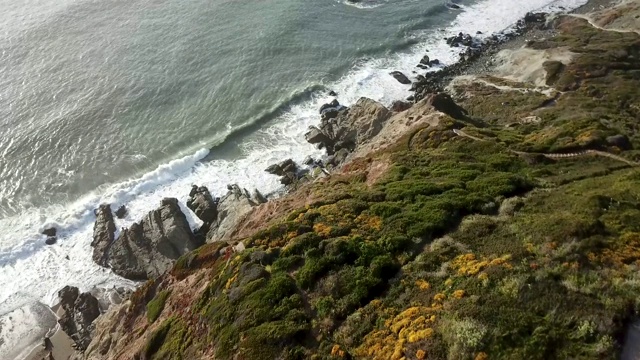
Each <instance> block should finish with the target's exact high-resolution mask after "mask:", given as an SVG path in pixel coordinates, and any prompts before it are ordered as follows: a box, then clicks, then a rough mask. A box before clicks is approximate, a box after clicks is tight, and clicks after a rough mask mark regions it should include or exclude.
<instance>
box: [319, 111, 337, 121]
mask: <svg viewBox="0 0 640 360" xmlns="http://www.w3.org/2000/svg"><path fill="white" fill-rule="evenodd" d="M338 114H340V109H338V108H329V109H325V111H323V112H322V116H321V118H322V119H323V120H329V119H335V118H336V117H337V116H338Z"/></svg>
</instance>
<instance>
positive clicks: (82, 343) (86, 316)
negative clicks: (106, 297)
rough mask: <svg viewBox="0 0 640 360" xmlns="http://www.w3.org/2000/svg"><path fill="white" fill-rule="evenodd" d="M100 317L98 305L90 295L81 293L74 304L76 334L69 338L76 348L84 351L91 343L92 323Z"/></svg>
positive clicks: (96, 300)
mask: <svg viewBox="0 0 640 360" xmlns="http://www.w3.org/2000/svg"><path fill="white" fill-rule="evenodd" d="M98 316H100V304H99V303H98V299H96V298H95V297H94V296H93V295H91V294H90V293H88V292H86V293H82V294H80V296H78V299H76V303H75V312H74V321H75V324H76V330H77V332H76V334H75V336H71V338H72V339H74V340H75V342H76V344H77V345H78V348H80V349H86V348H87V346H88V345H89V343H90V342H91V335H92V333H93V329H94V328H95V326H94V324H93V321H94V320H95V319H96V318H97V317H98Z"/></svg>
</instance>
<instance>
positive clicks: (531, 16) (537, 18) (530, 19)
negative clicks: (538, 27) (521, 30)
mask: <svg viewBox="0 0 640 360" xmlns="http://www.w3.org/2000/svg"><path fill="white" fill-rule="evenodd" d="M546 21H547V14H546V13H543V12H538V13H534V12H528V13H527V14H526V15H525V16H524V23H525V24H544V23H545V22H546Z"/></svg>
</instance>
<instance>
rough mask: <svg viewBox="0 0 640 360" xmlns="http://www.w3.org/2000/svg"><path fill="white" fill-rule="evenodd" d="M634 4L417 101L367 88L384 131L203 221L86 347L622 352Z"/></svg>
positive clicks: (636, 52) (630, 307)
mask: <svg viewBox="0 0 640 360" xmlns="http://www.w3.org/2000/svg"><path fill="white" fill-rule="evenodd" d="M639 15H640V6H639V5H638V4H637V3H636V2H624V3H621V4H617V5H616V6H614V7H612V8H608V9H604V10H599V11H597V12H593V13H590V14H587V15H563V16H557V17H551V18H548V19H546V20H545V21H543V22H541V24H540V26H539V27H538V28H537V29H536V30H535V31H534V33H535V34H536V36H533V37H531V38H528V39H526V43H525V44H522V45H523V46H514V45H513V44H512V45H511V46H503V47H502V48H500V47H497V48H495V49H494V50H495V51H494V52H489V53H485V54H479V55H477V59H475V60H474V62H473V63H470V64H469V69H468V70H465V71H463V72H461V73H460V74H456V75H455V76H452V77H451V79H447V82H446V84H445V85H446V86H444V89H443V91H442V92H440V93H438V94H433V93H432V92H431V91H430V89H432V85H433V82H429V81H424V82H422V84H424V86H423V85H420V84H418V85H416V86H415V90H416V95H420V94H422V95H420V96H417V97H419V98H421V100H419V101H417V102H416V103H415V104H413V105H412V106H411V107H410V108H408V109H406V110H404V109H402V110H401V111H396V112H392V111H390V110H387V109H384V108H383V107H382V105H380V104H377V103H375V102H373V101H370V100H362V101H360V102H358V104H360V106H361V107H360V108H358V109H357V111H351V114H358V115H357V116H355V115H352V117H357V119H355V120H358V119H362V118H365V117H367V116H370V117H371V118H373V119H375V126H370V127H363V126H362V124H360V125H358V128H360V129H364V130H363V131H362V132H361V133H359V132H357V131H355V132H352V133H348V132H344V131H343V132H339V131H337V130H336V129H332V130H331V132H330V133H331V135H332V136H333V137H331V138H330V139H329V136H327V139H329V140H331V145H330V146H327V145H326V144H325V147H327V148H330V155H333V153H338V152H340V151H342V150H343V149H348V150H346V151H343V153H344V156H343V158H342V160H341V161H340V162H338V163H336V164H335V166H332V167H328V170H327V171H326V172H327V173H329V175H326V174H325V173H322V174H317V175H318V176H313V175H309V176H304V177H301V178H299V179H296V180H295V182H294V183H292V184H291V185H290V189H291V191H289V193H287V194H286V195H284V196H282V197H280V198H278V199H273V200H270V201H268V202H266V203H260V202H252V203H251V206H247V207H246V211H243V212H242V215H241V216H239V217H236V218H235V219H234V221H233V225H232V226H227V225H225V227H224V228H223V227H222V225H220V224H216V225H215V226H214V227H212V228H211V229H208V232H207V233H208V234H219V235H220V239H217V240H218V241H211V239H210V237H211V236H212V235H209V236H208V238H207V239H206V240H207V243H206V244H204V245H202V246H200V247H198V248H197V249H195V250H194V251H190V252H187V253H186V254H184V255H182V256H181V257H179V258H178V259H177V261H176V262H175V265H173V266H172V267H170V269H169V270H168V271H166V272H164V273H162V275H160V276H158V277H155V276H149V277H150V278H151V279H150V280H149V281H147V282H146V283H145V284H144V285H142V286H141V287H139V288H138V289H137V290H136V291H135V292H134V293H133V294H132V295H131V297H130V298H129V299H128V300H127V301H125V302H123V303H121V304H119V305H113V306H112V307H111V308H110V309H109V311H108V312H107V313H106V314H104V315H102V316H100V317H99V318H98V319H97V320H96V322H95V323H94V325H95V330H94V331H93V338H92V340H91V342H90V343H89V344H88V345H87V346H86V350H85V351H84V352H83V353H77V354H76V355H75V358H76V359H212V358H215V359H306V358H311V359H356V358H358V359H360V358H362V359H385V360H386V359H398V360H399V359H477V360H482V359H490V358H491V359H494V358H519V359H551V358H587V359H596V358H597V359H600V358H611V359H615V358H619V356H620V354H621V352H622V349H623V347H624V346H625V336H626V332H627V329H628V328H629V326H630V324H631V323H632V322H633V321H634V320H635V318H636V316H637V311H638V307H639V306H640V304H639V303H638V300H637V294H638V291H640V285H639V284H640V281H639V280H640V279H639V278H638V276H639V275H638V274H639V272H638V266H640V225H639V224H640V222H639V221H638V220H639V219H640V188H639V187H638V183H639V181H640V168H638V162H639V161H640V152H638V150H636V149H638V148H640V136H638V127H639V125H638V121H639V120H640V34H639V33H638V31H640V21H639V20H638V16H639ZM516 44H517V42H516ZM487 62H489V63H490V64H489V65H488V66H485V65H483V66H482V67H480V68H481V70H479V68H478V67H477V64H487ZM474 64H475V65H474ZM474 66H476V67H474ZM434 76H437V75H434ZM367 109H371V111H368V110H367ZM341 111H343V110H341ZM345 111H348V110H345ZM381 114H383V115H384V116H382V115H381ZM335 115H336V119H338V120H336V121H335V123H336V124H339V123H347V122H348V123H349V124H354V123H356V121H355V120H354V119H352V118H350V117H349V115H348V113H346V112H345V113H344V115H340V114H338V112H337V113H336V114H335ZM352 120H353V121H352ZM327 126H328V125H327ZM347 126H348V125H341V129H344V128H346V127H347ZM315 130H318V131H324V130H323V129H320V128H316V129H315ZM328 134H329V132H327V133H326V134H325V135H328ZM335 134H342V135H340V136H337V135H335ZM345 134H350V135H349V136H347V135H345ZM316 135H318V134H316ZM334 135H335V136H334ZM365 135H366V136H365ZM318 136H320V135H318ZM329 140H325V142H327V141H329ZM339 141H340V142H342V145H341V146H339V147H336V143H338V142H339ZM346 141H351V142H354V143H353V144H349V146H347V145H345V144H346V143H345V142H346ZM241 196H244V195H241ZM208 198H210V196H208ZM247 199H248V196H247ZM203 213H204V211H203ZM216 216H217V215H216ZM213 223H214V221H212V220H209V223H208V226H209V225H212V224H213ZM212 226H213V225H212ZM102 228H103V227H100V228H99V230H101V229H102ZM216 229H217V230H216ZM221 229H223V230H224V231H222V230H221ZM111 240H113V237H111ZM220 240H222V241H220ZM240 244H241V245H240ZM97 258H98V259H103V257H102V256H98V257H97ZM147 273H148V272H147ZM147 273H145V274H147Z"/></svg>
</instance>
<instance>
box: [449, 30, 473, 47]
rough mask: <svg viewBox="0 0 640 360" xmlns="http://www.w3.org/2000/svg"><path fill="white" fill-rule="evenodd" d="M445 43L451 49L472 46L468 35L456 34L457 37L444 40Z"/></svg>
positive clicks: (471, 38) (471, 40)
mask: <svg viewBox="0 0 640 360" xmlns="http://www.w3.org/2000/svg"><path fill="white" fill-rule="evenodd" d="M446 41H447V44H448V45H449V46H451V47H459V46H460V45H462V46H473V37H471V35H469V34H463V33H458V35H455V36H451V37H448V38H446Z"/></svg>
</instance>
